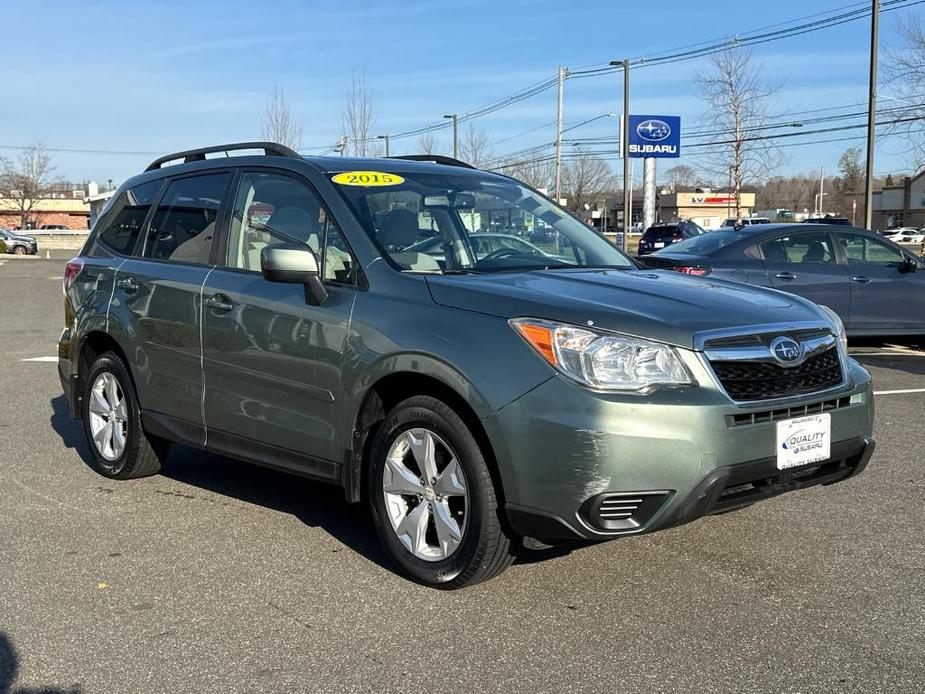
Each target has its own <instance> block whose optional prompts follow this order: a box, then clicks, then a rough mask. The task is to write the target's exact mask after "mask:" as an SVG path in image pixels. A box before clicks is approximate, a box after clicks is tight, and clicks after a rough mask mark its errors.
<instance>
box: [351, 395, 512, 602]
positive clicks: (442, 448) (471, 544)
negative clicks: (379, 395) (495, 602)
mask: <svg viewBox="0 0 925 694" xmlns="http://www.w3.org/2000/svg"><path fill="white" fill-rule="evenodd" d="M425 449H429V450H430V455H429V458H428V456H426V455H425V454H424V453H422V451H424V450H425ZM422 458H428V460H429V461H431V462H426V463H423V462H422V463H421V465H419V464H418V461H419V460H420V459H422ZM402 461H404V463H403V462H402ZM453 461H455V465H456V467H453V464H454V462H453ZM387 467H388V470H387ZM427 467H430V468H431V473H430V475H427V473H426V472H425V470H424V468H427ZM367 470H368V474H367V475H366V480H367V498H368V502H369V504H370V509H371V512H372V516H373V522H374V523H375V525H376V530H377V532H378V533H379V537H380V539H381V540H382V543H383V545H385V547H386V549H387V550H388V551H389V554H391V556H392V558H393V559H394V560H395V562H396V563H397V564H398V566H399V567H400V568H401V570H402V572H403V573H404V574H406V575H407V576H408V577H410V578H411V579H413V580H415V581H418V582H419V583H423V584H425V585H428V586H432V587H435V588H443V589H454V588H462V587H464V586H469V585H473V584H475V583H479V582H481V581H486V580H488V579H490V578H493V577H494V576H497V575H498V574H500V573H501V572H502V571H504V570H505V569H506V568H507V567H508V566H510V564H511V563H512V562H513V561H514V559H515V558H516V550H517V549H518V548H519V546H520V538H517V537H515V536H514V535H512V534H510V533H509V532H508V531H507V530H506V529H505V527H504V523H503V519H502V513H503V511H502V509H501V508H500V505H499V501H498V495H497V494H496V492H495V488H494V485H493V483H492V479H491V475H490V473H489V470H488V465H487V463H486V461H485V457H484V455H483V453H482V450H481V449H480V447H479V445H478V442H477V441H476V440H475V437H474V436H473V435H472V432H471V431H470V430H469V428H468V427H467V426H466V424H465V422H463V420H462V418H460V417H459V415H457V414H456V413H455V412H454V411H453V410H452V409H451V408H450V407H448V406H447V405H446V404H444V403H443V402H441V401H439V400H437V399H435V398H432V397H427V396H416V397H412V398H409V399H407V400H405V401H403V402H401V403H399V404H398V405H396V406H395V407H394V408H393V409H392V410H391V411H390V412H389V413H388V414H387V415H386V418H385V421H384V422H383V423H382V425H381V426H380V427H379V428H378V430H377V432H376V435H375V438H374V440H373V443H372V446H371V448H370V459H369V465H368V468H367ZM433 471H436V472H435V473H434V472H433ZM444 473H446V474H444ZM427 476H429V477H430V479H425V477H427ZM435 480H436V481H435ZM418 487H420V489H418ZM411 527H413V528H415V529H416V530H415V532H414V533H408V532H407V528H411ZM415 533H416V534H415Z"/></svg>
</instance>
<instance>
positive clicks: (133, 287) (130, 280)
mask: <svg viewBox="0 0 925 694" xmlns="http://www.w3.org/2000/svg"><path fill="white" fill-rule="evenodd" d="M116 286H117V287H118V288H119V289H121V290H122V291H124V292H126V293H127V294H133V293H135V292H137V291H138V282H136V281H135V278H134V277H123V278H122V279H120V280H118V281H117V282H116Z"/></svg>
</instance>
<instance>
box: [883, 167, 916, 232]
mask: <svg viewBox="0 0 925 694" xmlns="http://www.w3.org/2000/svg"><path fill="white" fill-rule="evenodd" d="M871 216H872V224H873V227H874V229H895V228H896V227H915V228H917V229H921V228H922V227H925V171H923V172H922V173H919V174H917V175H915V176H912V177H910V176H906V177H904V178H903V179H902V182H901V183H899V184H895V185H885V186H883V190H877V191H874V196H873V209H872V215H871Z"/></svg>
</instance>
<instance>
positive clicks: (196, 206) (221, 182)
mask: <svg viewBox="0 0 925 694" xmlns="http://www.w3.org/2000/svg"><path fill="white" fill-rule="evenodd" d="M230 179H231V174H228V173H217V174H207V175H204V176H193V177H192V178H181V179H177V180H175V181H171V182H170V185H169V186H168V187H167V190H166V191H165V192H164V197H163V198H162V199H161V202H160V204H159V205H158V207H157V211H156V212H155V213H154V218H153V219H152V220H151V228H150V229H149V230H148V241H147V244H146V247H145V253H144V255H145V257H146V258H157V259H160V260H175V261H181V262H185V263H201V264H207V263H208V262H209V253H210V251H211V249H212V236H213V235H214V234H215V222H216V220H217V219H218V208H219V206H220V205H221V202H222V198H223V197H224V195H225V188H227V186H228V181H229V180H230Z"/></svg>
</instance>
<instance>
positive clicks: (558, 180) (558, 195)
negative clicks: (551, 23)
mask: <svg viewBox="0 0 925 694" xmlns="http://www.w3.org/2000/svg"><path fill="white" fill-rule="evenodd" d="M565 74H566V70H565V68H564V67H562V66H561V65H560V66H559V97H558V101H557V106H556V204H558V203H559V200H561V199H562V96H563V92H564V91H565Z"/></svg>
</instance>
